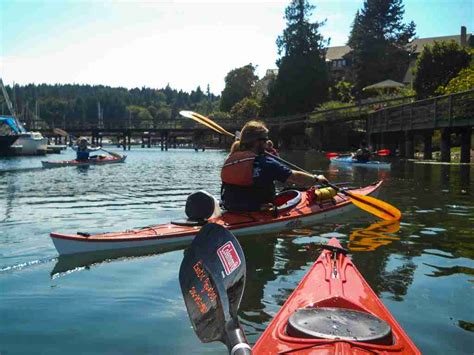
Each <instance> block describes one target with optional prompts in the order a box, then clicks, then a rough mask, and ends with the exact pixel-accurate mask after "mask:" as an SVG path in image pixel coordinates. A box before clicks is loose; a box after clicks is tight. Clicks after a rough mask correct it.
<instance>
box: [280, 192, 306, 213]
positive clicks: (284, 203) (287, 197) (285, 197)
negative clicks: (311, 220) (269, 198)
mask: <svg viewBox="0 0 474 355" xmlns="http://www.w3.org/2000/svg"><path fill="white" fill-rule="evenodd" d="M300 202H301V191H298V190H286V191H282V192H280V193H279V194H277V195H276V196H275V199H274V202H273V204H274V205H275V206H276V207H277V210H278V211H282V210H286V209H288V208H293V207H295V206H296V205H298V203H300Z"/></svg>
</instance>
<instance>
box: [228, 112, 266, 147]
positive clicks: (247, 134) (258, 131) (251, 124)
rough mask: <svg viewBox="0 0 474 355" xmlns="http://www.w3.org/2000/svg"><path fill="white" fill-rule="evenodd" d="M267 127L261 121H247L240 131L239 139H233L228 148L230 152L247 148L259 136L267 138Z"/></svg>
mask: <svg viewBox="0 0 474 355" xmlns="http://www.w3.org/2000/svg"><path fill="white" fill-rule="evenodd" d="M267 136H268V128H267V127H266V126H265V124H264V123H263V122H262V121H257V120H252V121H248V122H247V123H246V124H245V125H244V127H243V128H242V131H241V133H240V140H238V141H235V142H234V143H233V144H232V147H231V148H230V152H231V153H234V152H237V151H239V150H249V149H250V148H251V145H252V143H253V142H255V141H256V140H258V139H260V138H267Z"/></svg>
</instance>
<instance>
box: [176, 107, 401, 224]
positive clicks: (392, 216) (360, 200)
mask: <svg viewBox="0 0 474 355" xmlns="http://www.w3.org/2000/svg"><path fill="white" fill-rule="evenodd" d="M180 114H181V115H182V116H184V117H187V118H190V119H192V120H194V121H196V122H199V123H201V124H203V125H204V126H206V127H209V128H210V129H212V130H214V131H216V132H218V133H221V134H225V135H228V136H229V137H235V135H234V134H232V133H230V132H228V131H226V130H225V129H224V128H223V127H221V126H220V125H218V124H217V123H215V122H214V121H212V120H211V119H210V118H208V117H205V116H203V115H200V114H198V113H195V112H192V111H180ZM265 154H266V155H268V156H271V157H272V158H273V159H275V160H278V161H279V162H281V163H283V164H285V165H287V166H288V167H290V168H292V169H295V170H299V171H302V172H305V173H307V174H310V175H313V174H311V173H310V172H308V171H306V170H305V169H303V168H300V167H299V166H297V165H294V164H292V163H290V162H288V161H286V160H285V159H282V158H280V157H277V156H275V155H273V154H270V153H268V152H266V153H265ZM322 184H323V185H325V186H329V187H332V188H333V189H335V190H336V191H337V192H339V193H341V194H343V195H346V196H347V197H349V198H350V200H351V202H352V203H353V204H354V205H355V206H357V207H359V208H360V209H363V210H364V211H367V212H369V213H372V214H373V215H375V216H377V217H379V218H381V219H384V220H399V219H400V218H401V215H402V214H401V212H400V211H399V210H398V209H397V208H396V207H394V206H392V205H390V204H388V203H386V202H383V201H381V200H379V199H376V198H375V197H370V196H365V195H360V194H355V193H352V192H349V191H345V190H343V189H340V188H339V187H337V186H335V185H333V184H331V183H329V182H327V183H322Z"/></svg>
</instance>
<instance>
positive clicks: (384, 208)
mask: <svg viewBox="0 0 474 355" xmlns="http://www.w3.org/2000/svg"><path fill="white" fill-rule="evenodd" d="M347 193H348V196H349V197H350V199H351V201H352V203H353V204H354V205H356V206H357V207H359V208H361V209H363V210H364V211H367V212H369V213H372V214H373V215H374V216H377V217H379V218H381V219H384V220H386V221H398V220H400V218H401V217H402V213H401V212H400V210H399V209H398V208H396V207H394V206H392V205H390V204H389V203H387V202H384V201H382V200H379V199H377V198H375V197H371V196H365V195H359V194H354V193H352V192H349V191H348V192H347Z"/></svg>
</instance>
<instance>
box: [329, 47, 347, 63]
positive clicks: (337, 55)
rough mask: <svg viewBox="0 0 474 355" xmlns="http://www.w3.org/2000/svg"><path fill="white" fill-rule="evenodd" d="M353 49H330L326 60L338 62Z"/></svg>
mask: <svg viewBox="0 0 474 355" xmlns="http://www.w3.org/2000/svg"><path fill="white" fill-rule="evenodd" d="M351 50H352V49H351V47H349V46H337V47H329V48H328V50H327V52H326V60H329V61H331V60H336V59H342V57H344V56H345V55H346V54H347V53H349V52H350V51H351Z"/></svg>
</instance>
